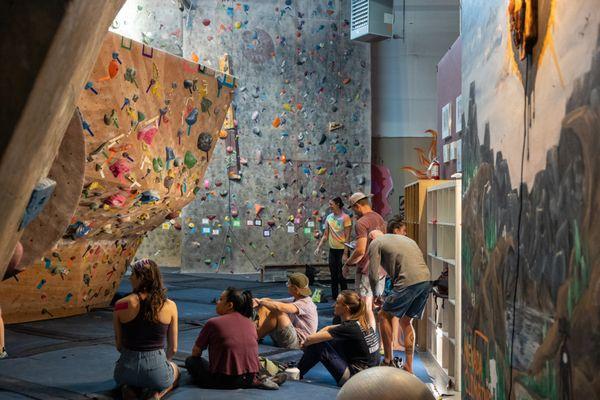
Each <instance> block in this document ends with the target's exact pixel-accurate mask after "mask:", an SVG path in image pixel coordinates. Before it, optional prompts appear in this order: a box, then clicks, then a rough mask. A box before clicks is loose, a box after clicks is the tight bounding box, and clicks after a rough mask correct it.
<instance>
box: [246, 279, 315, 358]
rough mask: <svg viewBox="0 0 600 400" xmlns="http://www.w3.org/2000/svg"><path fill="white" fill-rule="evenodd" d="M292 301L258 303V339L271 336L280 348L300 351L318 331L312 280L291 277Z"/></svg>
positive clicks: (266, 300) (290, 290) (256, 305)
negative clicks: (309, 281)
mask: <svg viewBox="0 0 600 400" xmlns="http://www.w3.org/2000/svg"><path fill="white" fill-rule="evenodd" d="M287 288H288V293H289V294H290V295H291V296H292V297H291V298H288V299H281V300H272V299H268V298H263V299H254V307H256V308H257V310H256V314H257V316H258V323H257V326H256V329H257V331H258V338H259V339H262V338H263V337H265V336H267V335H270V336H271V339H273V342H275V345H276V346H277V347H284V348H288V349H299V348H300V347H301V346H302V343H303V342H304V341H305V340H306V338H307V337H308V336H310V335H312V334H313V333H315V332H316V331H317V325H318V322H319V316H318V314H317V306H316V305H315V303H313V301H312V298H311V297H310V295H311V290H310V288H309V287H308V278H307V277H306V275H304V274H301V273H294V274H291V275H290V276H289V278H288V283H287Z"/></svg>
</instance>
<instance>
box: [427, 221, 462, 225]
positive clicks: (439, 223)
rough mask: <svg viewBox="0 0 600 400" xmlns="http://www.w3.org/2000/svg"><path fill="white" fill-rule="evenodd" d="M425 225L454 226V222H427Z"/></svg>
mask: <svg viewBox="0 0 600 400" xmlns="http://www.w3.org/2000/svg"><path fill="white" fill-rule="evenodd" d="M427 223H428V224H429V225H441V226H456V224H455V223H454V222H439V221H437V222H433V221H427Z"/></svg>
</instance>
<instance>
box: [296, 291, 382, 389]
mask: <svg viewBox="0 0 600 400" xmlns="http://www.w3.org/2000/svg"><path fill="white" fill-rule="evenodd" d="M334 313H335V315H336V316H339V317H340V318H341V320H342V322H341V323H340V324H339V325H330V326H326V327H325V328H323V329H321V330H320V331H318V332H317V333H315V334H313V335H310V336H309V337H308V338H307V339H306V341H305V342H304V345H303V348H304V355H303V356H302V358H301V359H300V362H299V363H298V368H299V369H300V378H303V377H304V375H306V373H307V372H308V371H309V370H310V369H311V368H312V367H314V366H315V365H316V364H317V363H318V362H319V361H320V362H321V363H322V364H323V365H324V366H325V368H327V370H328V371H329V373H330V374H331V375H332V376H333V378H334V379H335V381H336V382H337V384H338V386H342V385H343V384H344V383H345V382H346V381H347V380H348V379H349V378H350V377H351V376H352V375H354V374H356V373H357V372H359V371H361V370H363V369H366V368H369V367H373V366H376V365H378V363H379V338H378V336H377V334H376V333H375V332H374V331H373V328H372V327H371V326H370V325H369V322H368V320H367V311H366V304H365V302H364V300H362V299H361V298H360V296H359V295H358V293H356V292H354V291H352V290H343V291H342V292H341V293H340V295H339V296H338V298H337V301H336V302H335V309H334Z"/></svg>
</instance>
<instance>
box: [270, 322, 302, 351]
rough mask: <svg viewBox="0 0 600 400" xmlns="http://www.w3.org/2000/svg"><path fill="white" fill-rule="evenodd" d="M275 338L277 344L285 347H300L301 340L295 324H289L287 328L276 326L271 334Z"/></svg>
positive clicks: (274, 341)
mask: <svg viewBox="0 0 600 400" xmlns="http://www.w3.org/2000/svg"><path fill="white" fill-rule="evenodd" d="M269 336H271V339H273V343H275V346H277V347H282V348H285V349H299V348H300V341H299V340H298V333H296V328H294V325H292V324H289V325H288V326H286V327H285V328H275V330H274V331H273V332H271V334H270V335H269Z"/></svg>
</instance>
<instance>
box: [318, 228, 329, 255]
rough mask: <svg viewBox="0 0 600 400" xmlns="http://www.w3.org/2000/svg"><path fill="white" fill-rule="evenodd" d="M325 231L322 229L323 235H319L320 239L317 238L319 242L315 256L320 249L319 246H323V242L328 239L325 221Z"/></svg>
mask: <svg viewBox="0 0 600 400" xmlns="http://www.w3.org/2000/svg"><path fill="white" fill-rule="evenodd" d="M325 225H326V226H325V231H323V236H322V237H321V240H319V244H318V245H317V248H316V249H315V256H317V255H319V252H320V251H321V246H323V243H324V242H325V241H326V240H327V239H329V224H328V223H325Z"/></svg>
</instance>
